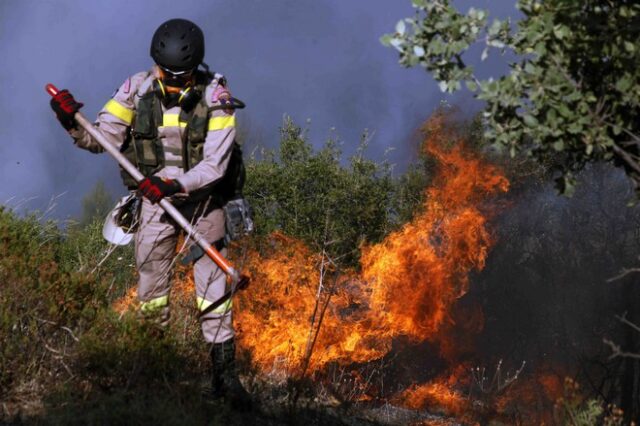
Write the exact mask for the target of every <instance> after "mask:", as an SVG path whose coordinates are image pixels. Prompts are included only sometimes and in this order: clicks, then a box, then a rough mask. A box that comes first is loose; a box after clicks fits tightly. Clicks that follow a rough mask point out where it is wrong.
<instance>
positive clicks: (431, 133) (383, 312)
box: [115, 114, 509, 413]
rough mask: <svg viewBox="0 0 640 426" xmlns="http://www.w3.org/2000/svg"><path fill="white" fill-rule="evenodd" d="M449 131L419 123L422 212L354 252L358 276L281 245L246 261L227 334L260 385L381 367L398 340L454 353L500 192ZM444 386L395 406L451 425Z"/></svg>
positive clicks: (176, 294)
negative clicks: (243, 286) (334, 366)
mask: <svg viewBox="0 0 640 426" xmlns="http://www.w3.org/2000/svg"><path fill="white" fill-rule="evenodd" d="M448 129H450V127H448V126H447V125H446V116H445V115H444V114H436V115H434V116H433V117H432V118H431V119H430V120H429V121H428V122H427V123H426V125H425V128H424V130H425V134H426V140H425V141H424V144H423V146H424V149H425V150H426V151H427V153H428V154H429V155H430V156H431V157H432V158H434V159H435V160H436V161H437V168H436V175H435V177H434V179H433V184H432V186H430V187H429V188H427V189H426V190H425V202H424V205H423V206H422V207H423V208H422V209H421V211H420V213H418V214H417V215H416V216H415V218H414V219H413V220H412V221H411V222H409V223H407V224H405V225H404V226H403V227H402V228H401V229H399V230H398V231H396V232H393V233H391V234H390V235H388V236H387V238H385V239H384V241H382V242H381V243H379V244H374V245H369V246H365V247H362V257H361V268H360V272H359V273H357V272H356V271H353V270H342V271H340V273H339V274H338V271H336V270H335V266H334V265H333V264H332V263H331V262H330V261H329V259H328V258H327V257H326V256H324V255H323V254H321V253H314V252H312V251H311V250H310V249H309V248H308V247H306V246H305V245H304V244H303V243H302V242H300V241H299V240H296V239H295V238H292V237H289V236H286V235H284V234H282V233H274V234H272V235H271V236H270V237H269V238H268V239H267V242H266V244H267V246H266V247H264V246H263V247H260V248H253V249H251V250H250V251H249V253H247V256H246V259H247V263H246V264H244V265H242V268H243V270H246V271H248V272H249V273H250V275H251V277H252V284H251V286H250V288H249V289H248V290H245V291H243V292H240V293H239V294H238V296H237V297H236V298H235V300H234V312H235V323H236V329H237V330H238V333H237V335H238V341H239V346H240V347H241V348H243V349H245V350H246V351H247V352H248V353H249V354H250V356H251V360H252V363H253V364H254V366H255V367H257V369H258V370H259V371H260V372H261V373H262V374H264V375H268V376H270V377H279V378H282V379H284V378H287V377H290V376H292V375H295V374H299V373H300V372H301V371H303V370H305V369H306V370H307V371H318V370H321V369H322V368H323V367H325V366H326V365H327V364H328V363H338V364H339V365H350V364H353V363H364V362H368V361H372V360H376V359H380V358H382V357H384V355H385V354H387V353H388V352H389V351H390V349H391V344H392V342H393V340H394V339H395V338H397V337H400V336H403V337H405V338H408V339H409V341H411V342H414V343H417V342H423V341H434V340H437V341H438V342H439V343H440V345H439V346H440V351H441V354H442V355H443V356H445V357H450V356H451V354H453V353H454V352H455V350H456V349H458V350H460V348H461V347H464V346H465V344H464V343H463V342H457V343H456V342H450V341H448V340H447V336H448V335H449V330H450V329H451V327H452V323H453V321H454V318H453V316H452V311H453V307H454V304H455V302H456V300H457V299H458V298H460V297H461V296H462V295H464V294H465V292H466V291H467V290H468V286H469V278H468V275H469V272H471V271H472V270H481V269H482V268H483V267H484V264H485V260H486V257H487V254H488V251H489V249H490V247H491V245H492V243H493V241H492V238H491V233H490V232H489V230H488V223H487V212H488V210H487V209H486V207H487V204H488V202H489V201H490V200H491V198H492V197H493V196H495V195H496V194H499V193H501V192H505V191H507V190H508V187H509V182H508V181H507V179H506V178H505V177H504V176H503V175H502V173H501V172H500V170H499V169H497V168H496V167H495V166H493V165H491V164H488V163H487V162H485V161H483V160H482V159H481V158H480V156H478V155H477V154H476V153H473V152H472V151H471V150H469V149H467V148H466V147H465V144H464V141H463V140H460V139H459V138H458V137H457V136H456V135H455V134H454V133H453V132H452V131H450V130H448ZM180 275H182V276H183V278H181V279H179V280H177V281H179V282H178V283H177V285H174V288H173V290H172V300H173V301H174V302H176V301H178V302H183V303H185V304H186V303H188V301H189V300H191V299H193V281H192V279H191V278H190V277H188V276H186V275H185V274H180ZM134 299H135V297H134V289H131V291H130V292H129V294H127V296H125V297H124V298H123V299H122V300H120V301H119V302H117V303H116V306H115V307H116V309H117V310H119V311H123V310H124V309H126V308H127V307H128V306H130V305H131V304H132V303H134ZM466 322H469V324H466ZM466 322H465V321H463V324H461V328H462V329H464V330H467V332H470V333H477V332H478V331H480V330H481V328H482V324H483V315H482V311H481V310H479V309H477V310H476V311H474V312H472V313H471V315H469V319H468V321H466ZM449 340H451V339H449ZM454 376H455V377H457V374H453V375H452V376H450V377H449V378H447V379H446V380H434V381H431V382H428V383H427V384H423V385H414V386H413V387H410V388H408V389H407V390H406V391H405V392H403V393H401V394H399V395H398V396H397V397H396V399H397V400H398V401H399V402H400V403H402V404H404V405H406V406H408V407H413V408H421V407H423V406H424V405H431V406H433V405H437V406H440V407H443V408H445V409H446V410H447V411H449V412H453V413H457V412H459V411H460V410H462V409H463V408H464V407H465V404H466V403H465V401H464V400H463V397H462V396H461V395H460V394H459V393H458V392H457V391H455V390H454V386H453V385H454V384H455V383H454V382H455V377H454ZM363 398H364V399H366V395H360V399H363Z"/></svg>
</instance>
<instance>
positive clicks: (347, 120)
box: [0, 0, 515, 217]
mask: <svg viewBox="0 0 640 426" xmlns="http://www.w3.org/2000/svg"><path fill="white" fill-rule="evenodd" d="M514 3H515V2H514V1H513V0H492V1H490V0H464V1H458V2H456V4H458V5H459V6H460V7H461V8H462V9H463V10H465V11H466V10H467V9H468V8H469V7H470V6H474V7H477V8H489V9H491V12H492V15H493V16H496V15H498V16H504V15H507V14H509V15H513V14H515V9H514V7H513V5H514ZM412 14H413V9H412V7H411V2H410V0H348V1H346V0H236V1H231V0H226V1H222V0H208V1H200V2H196V1H180V2H177V1H175V2H172V1H165V0H163V1H146V2H141V1H132V0H127V1H123V0H111V1H88V0H83V1H81V0H75V1H74V0H60V1H45V0H41V1H35V0H0V57H1V58H2V66H0V88H1V89H2V93H3V99H2V103H1V104H0V164H1V165H2V169H1V170H2V174H1V178H2V182H3V184H2V185H0V203H1V204H5V203H6V204H8V205H16V203H17V202H18V201H20V200H25V199H31V198H34V197H35V198H34V199H33V201H31V202H30V204H29V206H31V207H40V208H42V207H43V206H46V204H47V202H48V200H49V199H50V198H51V197H52V196H55V195H59V194H62V193H65V194H64V195H62V196H61V197H60V198H59V200H58V207H57V208H56V213H55V216H57V217H66V216H68V215H74V214H78V213H79V211H80V208H81V199H82V196H83V195H84V194H85V193H86V192H87V191H88V190H90V189H91V188H92V187H93V186H94V185H95V183H96V182H97V181H98V180H99V179H102V180H104V181H105V183H106V184H107V187H108V188H109V189H110V190H111V192H112V193H113V194H114V195H115V194H118V193H120V192H122V191H123V187H122V185H121V183H120V179H119V176H118V172H117V167H116V165H115V163H114V162H113V161H112V160H111V159H110V158H109V157H108V156H107V155H93V154H90V153H88V152H86V151H83V150H80V149H77V148H75V147H74V146H73V144H72V141H71V139H70V138H69V137H68V136H67V134H66V133H65V132H64V130H63V129H62V128H61V127H60V125H59V124H58V122H57V121H56V120H55V118H54V116H53V113H52V111H51V110H50V107H49V97H48V95H47V94H46V93H45V92H44V85H45V84H46V83H48V82H52V83H54V84H56V85H57V86H58V87H59V88H68V89H69V90H70V91H71V92H72V93H73V94H74V96H75V97H76V99H77V100H79V101H81V102H84V104H85V107H84V108H83V110H82V111H83V112H84V113H85V114H86V115H87V116H88V117H89V118H90V119H93V118H94V117H95V116H96V114H97V112H98V111H99V110H100V109H101V108H102V106H103V105H104V104H105V102H106V101H107V100H108V99H109V97H110V96H111V94H112V93H113V91H114V89H115V88H117V87H118V86H119V85H120V84H121V83H122V82H123V81H124V80H125V79H126V78H127V77H128V76H129V75H131V74H134V73H136V72H138V71H142V70H146V69H148V68H149V67H150V66H151V65H152V60H151V58H150V57H149V43H150V40H151V36H152V34H153V32H154V31H155V29H156V28H157V27H158V25H159V24H160V23H162V22H164V21H165V20H167V19H170V18H174V17H181V18H186V19H190V20H192V21H194V22H196V23H197V24H198V25H199V26H200V27H201V28H202V29H203V31H204V33H205V41H206V55H205V61H206V62H207V63H208V64H209V65H210V66H211V68H212V69H214V70H216V71H218V72H221V73H223V74H225V75H226V76H227V78H228V80H229V84H230V87H231V89H232V92H233V93H234V95H236V96H237V97H239V98H240V99H242V100H244V101H245V102H246V103H247V105H248V107H247V109H246V110H244V111H242V112H240V113H239V120H240V121H242V122H243V123H244V124H245V125H246V126H247V127H248V128H249V129H250V131H251V134H252V135H253V136H254V138H253V139H252V140H250V141H248V142H247V145H248V146H247V148H246V151H245V152H247V151H251V149H252V148H254V147H255V146H257V145H265V146H275V145H276V144H277V141H278V127H279V126H280V125H281V123H282V118H283V116H284V115H285V114H289V115H291V116H292V117H293V118H294V120H295V121H296V122H297V123H299V124H305V123H306V121H307V120H308V119H309V120H310V123H309V124H308V126H309V127H310V129H311V132H310V136H311V140H312V142H313V143H314V145H316V146H319V145H321V144H322V143H323V142H324V140H325V139H326V138H327V137H328V136H329V135H334V136H337V137H339V138H340V140H341V141H342V142H343V151H344V152H345V153H346V154H350V153H352V152H353V149H354V147H355V146H357V144H358V141H359V137H360V134H361V133H362V132H363V130H364V129H369V131H370V132H375V134H374V136H373V139H372V140H371V144H370V146H371V150H370V152H369V154H370V156H371V157H374V158H381V157H382V153H383V152H385V151H386V150H387V149H388V148H393V149H394V150H393V151H392V152H391V153H390V154H389V157H388V158H389V159H390V160H391V162H392V163H395V164H397V165H398V170H402V169H403V167H404V166H406V164H407V163H408V162H410V161H411V160H412V158H413V156H414V155H415V141H413V142H412V138H411V135H412V134H414V132H415V129H416V127H417V126H418V125H419V123H420V122H421V120H423V119H424V118H425V117H427V116H428V115H429V113H430V112H431V111H433V109H434V108H435V107H436V106H437V105H438V103H439V102H440V101H441V100H442V99H445V98H446V97H445V96H443V95H442V94H441V93H440V91H439V90H438V88H437V85H436V84H435V83H434V81H433V79H432V78H431V77H430V76H429V75H428V74H427V73H425V72H424V71H423V70H422V69H419V68H416V69H405V68H402V67H400V66H399V65H398V56H397V54H396V52H395V51H394V50H392V49H388V48H385V47H383V46H382V45H381V44H380V43H379V37H380V36H381V35H382V34H384V33H386V32H391V31H392V30H393V28H394V25H395V23H396V22H397V21H398V20H399V19H400V18H403V17H408V16H411V15H412ZM483 67H484V68H485V72H487V70H488V72H489V73H491V72H492V70H493V69H500V68H501V67H500V65H495V64H493V65H492V62H491V61H489V62H488V63H485V64H483ZM448 99H449V100H450V101H453V102H464V104H465V108H469V109H470V110H473V109H477V108H478V107H479V104H478V103H477V102H475V101H471V100H470V98H469V96H468V95H460V96H457V97H456V98H451V97H448ZM332 128H335V130H332ZM12 197H14V198H12ZM9 199H12V200H11V201H10V202H8V203H7V200H9Z"/></svg>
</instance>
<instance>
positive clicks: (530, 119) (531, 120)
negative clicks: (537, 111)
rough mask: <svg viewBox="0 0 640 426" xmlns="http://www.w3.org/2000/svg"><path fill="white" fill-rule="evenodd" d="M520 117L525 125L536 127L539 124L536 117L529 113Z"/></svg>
mask: <svg viewBox="0 0 640 426" xmlns="http://www.w3.org/2000/svg"><path fill="white" fill-rule="evenodd" d="M522 119H523V121H524V124H525V125H526V126H527V127H536V126H537V125H538V124H539V123H538V119H537V118H535V117H534V116H533V115H531V114H524V115H523V116H522Z"/></svg>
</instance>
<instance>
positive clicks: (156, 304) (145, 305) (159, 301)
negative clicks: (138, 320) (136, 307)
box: [140, 295, 169, 314]
mask: <svg viewBox="0 0 640 426" xmlns="http://www.w3.org/2000/svg"><path fill="white" fill-rule="evenodd" d="M168 304H169V295H165V296H160V297H156V298H155V299H151V300H148V301H146V302H142V304H141V305H140V310H141V311H142V312H144V313H147V314H148V313H151V312H154V311H157V310H158V309H160V308H164V307H165V306H167V305H168Z"/></svg>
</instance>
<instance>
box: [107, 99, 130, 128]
mask: <svg viewBox="0 0 640 426" xmlns="http://www.w3.org/2000/svg"><path fill="white" fill-rule="evenodd" d="M103 109H104V110H105V111H107V112H108V113H109V114H111V115H113V116H114V117H117V118H119V119H120V120H122V121H124V122H125V123H127V124H131V122H132V121H133V114H134V113H133V110H130V109H129V108H126V107H124V106H122V105H121V104H120V103H119V102H118V101H116V100H115V99H110V100H109V102H107V104H106V105H105V106H104V108H103Z"/></svg>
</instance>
